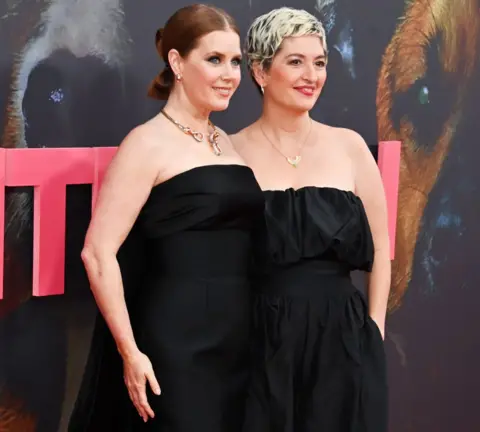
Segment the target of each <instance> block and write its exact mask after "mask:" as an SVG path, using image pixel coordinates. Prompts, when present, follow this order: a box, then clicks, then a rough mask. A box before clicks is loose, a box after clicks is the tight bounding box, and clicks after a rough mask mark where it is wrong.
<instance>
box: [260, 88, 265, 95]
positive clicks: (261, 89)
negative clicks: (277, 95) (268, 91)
mask: <svg viewBox="0 0 480 432" xmlns="http://www.w3.org/2000/svg"><path fill="white" fill-rule="evenodd" d="M260 91H261V92H262V94H265V91H264V90H263V86H260Z"/></svg>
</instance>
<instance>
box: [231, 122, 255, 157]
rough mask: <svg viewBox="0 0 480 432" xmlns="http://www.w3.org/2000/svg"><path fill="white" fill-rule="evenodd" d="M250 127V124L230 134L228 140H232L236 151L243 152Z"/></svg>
mask: <svg viewBox="0 0 480 432" xmlns="http://www.w3.org/2000/svg"><path fill="white" fill-rule="evenodd" d="M251 129H252V125H250V126H247V127H246V128H243V129H241V130H239V131H238V132H236V133H234V134H231V135H230V141H232V144H233V147H234V148H235V150H236V151H237V152H239V153H243V152H244V151H245V147H246V144H247V143H248V141H249V140H248V137H249V136H250V134H251Z"/></svg>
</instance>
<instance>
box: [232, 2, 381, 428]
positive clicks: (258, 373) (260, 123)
mask: <svg viewBox="0 0 480 432" xmlns="http://www.w3.org/2000/svg"><path fill="white" fill-rule="evenodd" d="M245 51H246V54H247V60H248V66H249V69H250V72H251V74H252V77H253V80H254V83H255V85H256V86H257V87H258V89H259V90H260V92H261V94H262V99H263V111H262V114H261V116H260V118H259V119H258V120H257V121H256V122H255V123H253V124H252V125H250V126H248V127H247V128H245V129H243V130H242V131H240V132H239V133H238V134H236V135H234V136H232V141H233V142H234V145H235V146H236V149H237V151H238V152H239V153H240V154H241V156H243V158H244V159H245V160H246V161H247V163H248V164H249V165H250V166H251V167H252V169H253V171H254V173H255V175H256V178H257V181H258V182H259V183H260V186H261V187H262V189H263V190H264V196H265V199H266V207H265V216H264V223H263V224H262V226H261V227H260V230H259V232H258V234H257V235H256V236H255V239H256V257H255V267H256V275H255V284H254V285H255V289H256V299H255V310H254V318H255V322H254V326H255V332H254V341H253V347H254V358H253V360H254V363H253V377H252V385H251V389H250V395H249V400H248V403H247V407H248V409H247V419H246V424H245V428H244V430H245V432H318V431H325V432H386V430H387V383H386V365H385V353H384V348H383V335H384V328H385V315H386V306H387V298H388V293H389V286H390V257H389V238H388V230H387V212H386V200H385V195H384V191H383V188H382V181H381V178H380V174H379V171H378V168H377V165H376V163H375V160H374V158H373V157H372V154H371V152H370V151H369V149H368V147H367V145H366V144H365V142H364V140H363V139H362V138H361V137H360V136H359V135H358V134H357V133H355V132H353V131H351V130H348V129H342V128H334V127H330V126H327V125H325V124H321V123H318V122H316V121H314V120H312V118H311V117H310V115H309V112H310V110H311V109H312V108H313V107H314V105H315V103H316V101H317V99H318V97H319V96H320V93H321V91H322V88H323V86H324V84H325V81H326V77H327V72H326V67H327V59H328V51H327V44H326V37H325V31H324V29H323V26H322V24H321V23H320V22H319V21H318V20H317V19H316V18H315V17H314V16H312V15H311V14H309V13H308V12H306V11H302V10H295V9H291V8H280V9H275V10H273V11H271V12H269V13H267V14H265V15H262V16H260V17H258V18H257V19H256V20H255V21H254V22H253V24H252V25H251V27H250V29H249V30H248V34H247V38H246V48H245ZM353 270H363V271H365V272H366V273H367V274H368V278H367V280H368V283H367V292H368V303H367V301H366V299H365V297H364V296H363V294H361V293H360V291H358V290H357V289H356V288H355V286H354V285H353V284H352V281H351V277H350V273H351V272H352V271H353Z"/></svg>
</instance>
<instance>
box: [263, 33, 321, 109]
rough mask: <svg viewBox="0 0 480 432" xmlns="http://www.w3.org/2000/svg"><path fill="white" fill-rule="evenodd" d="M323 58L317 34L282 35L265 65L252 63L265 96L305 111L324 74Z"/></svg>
mask: <svg viewBox="0 0 480 432" xmlns="http://www.w3.org/2000/svg"><path fill="white" fill-rule="evenodd" d="M326 65H327V58H326V53H325V51H324V48H323V44H322V41H321V39H320V37H319V36H318V35H308V36H296V37H288V38H285V39H284V40H283V42H282V45H281V46H280V49H279V50H278V52H277V53H276V55H275V57H274V58H273V60H272V62H271V64H270V65H269V66H265V67H264V68H263V69H262V68H261V67H260V66H256V67H254V75H255V79H256V81H257V82H258V84H259V85H260V86H261V87H263V89H264V97H265V100H266V101H267V100H269V101H272V102H275V103H276V104H280V105H283V106H284V107H286V108H288V109H291V110H294V111H309V110H311V109H312V108H313V106H314V105H315V103H316V102H317V100H318V97H319V96H320V93H321V91H322V88H323V86H324V84H325V80H326V78H327V70H326Z"/></svg>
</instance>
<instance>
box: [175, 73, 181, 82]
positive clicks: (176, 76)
mask: <svg viewBox="0 0 480 432" xmlns="http://www.w3.org/2000/svg"><path fill="white" fill-rule="evenodd" d="M175 78H176V79H177V81H180V80H181V79H182V75H180V74H179V73H177V74H176V75H175Z"/></svg>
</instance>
